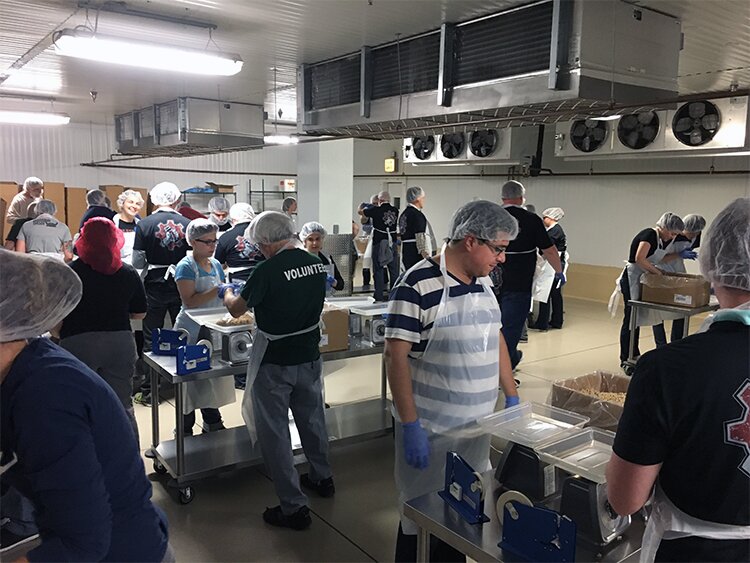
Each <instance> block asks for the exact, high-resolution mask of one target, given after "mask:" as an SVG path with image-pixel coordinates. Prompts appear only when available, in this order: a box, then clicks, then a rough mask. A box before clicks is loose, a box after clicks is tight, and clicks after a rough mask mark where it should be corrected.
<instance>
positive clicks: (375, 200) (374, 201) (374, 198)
mask: <svg viewBox="0 0 750 563" xmlns="http://www.w3.org/2000/svg"><path fill="white" fill-rule="evenodd" d="M378 201H380V200H379V199H378V194H372V196H371V197H370V203H372V204H376V205H377V203H378Z"/></svg>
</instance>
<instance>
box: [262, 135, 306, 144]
mask: <svg viewBox="0 0 750 563" xmlns="http://www.w3.org/2000/svg"><path fill="white" fill-rule="evenodd" d="M263 142H264V143H265V144H267V145H296V144H297V143H299V139H298V138H297V137H290V136H289V135H266V136H265V137H263Z"/></svg>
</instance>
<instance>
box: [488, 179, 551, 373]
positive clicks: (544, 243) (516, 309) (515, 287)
mask: <svg viewBox="0 0 750 563" xmlns="http://www.w3.org/2000/svg"><path fill="white" fill-rule="evenodd" d="M525 195H526V189H525V188H524V187H523V184H521V183H520V182H516V181H515V180H511V181H509V182H506V183H505V184H504V185H503V187H502V193H501V197H502V199H503V207H504V208H505V210H506V211H507V212H508V213H510V214H511V215H512V216H513V217H514V218H515V219H516V220H517V221H518V227H519V233H518V236H517V237H516V238H515V239H514V240H512V241H510V244H509V245H508V250H507V252H506V257H505V263H504V264H503V285H502V287H501V288H500V294H499V295H498V301H499V302H500V310H501V311H502V312H503V336H504V337H505V342H506V344H507V345H508V352H509V353H510V361H511V364H512V366H513V369H515V368H516V366H517V365H518V363H519V362H520V361H521V358H522V357H523V353H522V352H521V351H519V350H518V342H519V340H520V339H521V333H522V332H523V324H524V321H525V320H526V318H527V316H528V314H529V309H530V308H531V288H532V286H533V283H534V271H535V269H536V256H537V250H539V251H541V253H542V255H543V256H544V258H546V259H547V262H549V263H550V265H551V266H552V268H553V269H554V270H555V280H556V282H559V285H560V286H562V285H564V284H565V275H564V274H563V273H562V264H561V263H560V255H559V254H558V253H557V250H556V249H555V245H554V244H552V240H551V239H550V238H549V235H548V234H547V229H546V228H545V226H544V223H543V222H542V219H541V218H540V217H539V216H538V215H536V214H534V213H531V212H529V211H527V210H526V209H524V208H523V204H524V200H525Z"/></svg>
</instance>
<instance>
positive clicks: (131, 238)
mask: <svg viewBox="0 0 750 563" xmlns="http://www.w3.org/2000/svg"><path fill="white" fill-rule="evenodd" d="M120 219H122V217H121V216H120V214H119V213H118V214H117V215H115V216H114V217H112V221H113V222H114V224H115V225H116V226H119V224H120ZM134 221H135V223H136V224H137V223H138V221H139V219H138V217H136V218H135V219H134ZM122 236H123V238H124V239H125V244H123V245H122V249H120V259H121V260H122V261H123V262H124V263H125V264H132V263H133V245H134V244H135V231H122Z"/></svg>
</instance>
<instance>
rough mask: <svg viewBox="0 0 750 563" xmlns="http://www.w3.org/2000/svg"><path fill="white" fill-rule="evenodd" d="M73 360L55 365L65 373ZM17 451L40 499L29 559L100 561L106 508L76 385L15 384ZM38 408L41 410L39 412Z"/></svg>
mask: <svg viewBox="0 0 750 563" xmlns="http://www.w3.org/2000/svg"><path fill="white" fill-rule="evenodd" d="M74 369H75V368H74V367H73V366H60V365H59V364H58V365H56V370H57V374H56V375H58V376H59V377H60V378H61V379H65V377H66V375H67V374H66V372H69V371H71V370H74ZM14 399H15V400H14V407H15V408H14V412H13V417H14V422H15V423H16V425H17V426H16V428H17V429H18V448H17V455H18V459H19V464H23V465H22V467H23V470H24V471H23V472H24V474H25V475H26V476H27V477H28V479H29V482H30V486H31V489H32V491H33V497H34V499H35V501H36V502H37V503H38V504H39V505H40V507H41V510H40V511H39V512H38V516H37V518H38V522H37V523H38V525H39V528H40V529H41V530H42V545H40V546H39V547H37V548H36V549H33V550H32V551H30V552H29V553H28V554H27V557H28V559H29V561H101V560H102V559H103V558H104V556H105V555H106V554H107V553H108V551H109V546H110V538H111V532H112V509H111V506H110V501H109V495H108V494H107V490H106V487H105V483H104V476H103V473H102V468H101V465H100V464H99V459H98V458H97V454H96V451H95V448H94V441H93V436H92V434H91V427H90V422H89V420H88V417H87V408H86V404H85V400H84V398H83V396H82V395H81V394H80V393H78V392H76V387H74V386H67V385H56V386H55V388H54V389H49V388H47V389H45V388H35V389H23V390H19V393H18V396H16V397H14ZM40 413H43V416H40Z"/></svg>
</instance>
